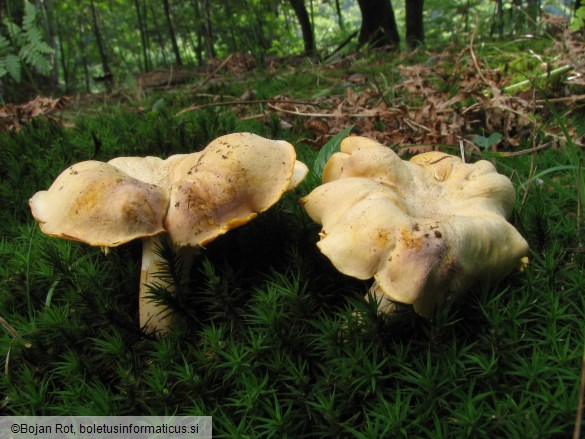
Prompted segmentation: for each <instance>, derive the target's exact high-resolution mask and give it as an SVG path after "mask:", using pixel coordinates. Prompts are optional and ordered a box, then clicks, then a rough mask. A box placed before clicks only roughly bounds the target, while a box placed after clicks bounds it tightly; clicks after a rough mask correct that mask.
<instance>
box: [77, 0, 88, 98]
mask: <svg viewBox="0 0 585 439" xmlns="http://www.w3.org/2000/svg"><path fill="white" fill-rule="evenodd" d="M77 7H78V9H79V15H78V16H77V25H78V27H79V51H80V53H81V62H82V64H83V77H84V79H85V92H86V93H89V91H90V88H89V67H88V65H87V51H86V48H85V29H84V26H83V16H84V13H83V9H84V8H83V7H82V6H81V0H77Z"/></svg>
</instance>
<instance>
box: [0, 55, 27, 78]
mask: <svg viewBox="0 0 585 439" xmlns="http://www.w3.org/2000/svg"><path fill="white" fill-rule="evenodd" d="M3 61H4V68H5V69H6V71H7V72H8V74H9V75H10V77H11V78H12V79H14V82H16V83H18V82H20V80H21V78H22V76H21V69H20V59H19V58H18V56H16V55H12V54H9V55H7V56H6V58H4V60H3ZM0 76H1V75H0Z"/></svg>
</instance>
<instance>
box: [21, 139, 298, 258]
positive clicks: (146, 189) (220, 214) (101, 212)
mask: <svg viewBox="0 0 585 439" xmlns="http://www.w3.org/2000/svg"><path fill="white" fill-rule="evenodd" d="M306 169H307V168H306V166H305V165H304V164H302V163H301V162H298V161H297V160H296V153H295V150H294V147H293V146H292V145H291V144H290V143H288V142H284V141H279V140H269V139H265V138H262V137H260V136H257V135H255V134H250V133H236V134H229V135H226V136H222V137H220V138H218V139H216V140H214V141H212V142H211V143H210V144H209V145H208V146H207V147H206V148H205V149H204V150H202V151H200V152H196V153H192V154H178V155H174V156H171V157H169V158H168V159H166V160H162V159H160V158H158V157H119V158H115V159H112V160H110V161H109V162H108V163H103V162H98V161H86V162H81V163H78V164H76V165H73V166H71V167H70V168H68V169H66V170H65V171H64V172H63V173H62V174H61V175H60V176H59V177H58V178H57V179H56V180H55V182H54V183H53V185H51V187H50V188H49V190H48V191H41V192H38V193H37V194H35V195H34V196H33V197H32V198H31V200H30V206H31V210H32V213H33V216H34V217H35V218H36V219H37V220H38V221H39V223H40V224H41V230H42V231H43V232H45V233H47V234H49V235H53V236H59V237H62V238H68V239H75V240H78V241H83V242H86V243H88V244H91V245H99V246H102V247H113V246H117V245H120V244H123V243H125V242H128V241H130V240H132V239H135V238H138V237H147V236H153V235H156V234H157V233H161V232H164V231H167V232H168V233H169V236H170V238H171V241H172V242H173V243H174V244H175V245H177V246H186V245H191V246H196V245H204V244H206V243H208V242H210V241H211V240H213V239H214V238H216V237H217V236H219V235H221V234H223V233H226V232H227V231H228V230H231V229H233V228H235V227H237V226H240V225H242V224H245V223H247V222H248V221H250V220H251V219H252V218H254V217H255V216H256V215H257V214H258V213H260V212H263V211H265V210H266V209H268V208H269V207H270V206H272V205H273V204H274V203H276V202H277V201H278V200H279V199H280V197H281V196H282V194H283V193H284V192H285V191H287V190H290V189H292V188H294V187H295V186H296V185H297V184H299V183H300V181H301V180H302V179H303V178H304V176H305V175H306Z"/></svg>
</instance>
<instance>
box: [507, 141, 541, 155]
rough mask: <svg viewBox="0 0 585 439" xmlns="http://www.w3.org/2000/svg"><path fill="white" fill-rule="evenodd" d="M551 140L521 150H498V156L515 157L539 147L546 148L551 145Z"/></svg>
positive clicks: (536, 149) (538, 149)
mask: <svg viewBox="0 0 585 439" xmlns="http://www.w3.org/2000/svg"><path fill="white" fill-rule="evenodd" d="M551 143H552V142H546V143H543V144H542V145H538V146H534V147H532V148H528V149H523V150H522V151H512V152H498V153H497V155H498V157H516V156H519V155H524V154H530V153H531V152H535V151H540V150H541V149H544V148H547V147H549V146H550V145H551Z"/></svg>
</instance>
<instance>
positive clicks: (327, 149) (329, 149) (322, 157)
mask: <svg viewBox="0 0 585 439" xmlns="http://www.w3.org/2000/svg"><path fill="white" fill-rule="evenodd" d="M352 129H353V125H350V126H348V127H347V128H346V129H344V130H343V131H341V132H340V133H338V134H336V135H335V136H333V137H332V138H331V139H329V141H328V142H327V143H326V144H325V145H323V148H321V151H319V154H318V155H317V158H316V159H315V163H314V164H313V173H314V174H315V175H316V176H317V177H318V178H319V180H321V176H322V175H323V169H325V164H326V163H327V160H329V157H331V155H332V154H333V153H334V152H337V151H339V144H340V143H341V141H342V140H343V139H344V138H345V137H347V135H348V134H349V133H350V131H351V130H352Z"/></svg>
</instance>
